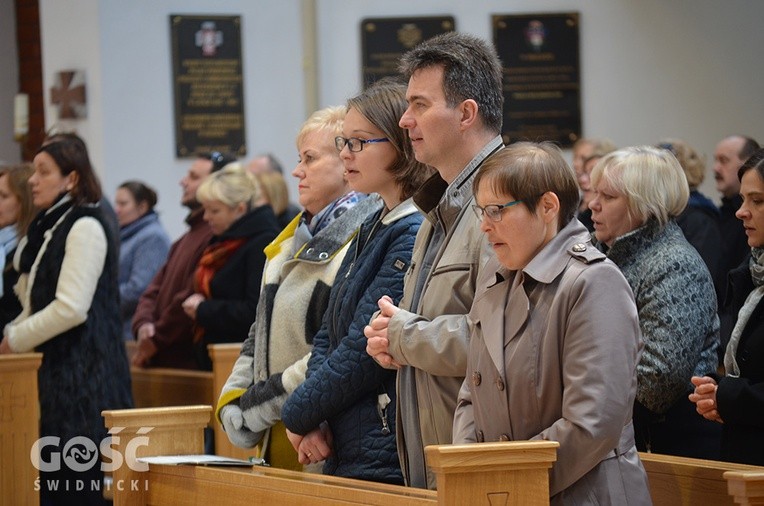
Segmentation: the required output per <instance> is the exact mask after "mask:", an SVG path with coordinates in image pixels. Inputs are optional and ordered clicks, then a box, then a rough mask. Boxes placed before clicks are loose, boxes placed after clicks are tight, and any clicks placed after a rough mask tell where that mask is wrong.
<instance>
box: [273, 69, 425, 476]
mask: <svg viewBox="0 0 764 506" xmlns="http://www.w3.org/2000/svg"><path fill="white" fill-rule="evenodd" d="M405 92H406V87H405V85H403V84H400V83H397V82H393V81H389V80H382V81H379V82H377V83H375V84H374V85H373V86H372V87H370V88H369V89H367V90H366V91H365V92H363V93H361V94H360V95H358V96H357V97H355V98H352V99H350V100H349V101H348V112H347V116H346V117H345V122H344V124H343V128H342V136H338V137H337V138H336V139H335V141H336V147H337V149H338V150H339V151H340V157H341V158H342V160H343V163H344V165H345V172H346V177H347V180H348V182H349V184H350V186H351V187H352V188H353V189H354V190H356V191H360V192H363V193H372V192H373V193H377V194H378V195H379V197H380V198H381V199H382V201H383V202H384V206H383V208H382V209H381V210H380V211H378V212H376V213H373V214H372V215H370V216H369V217H368V218H367V219H366V221H365V222H364V223H363V224H362V225H361V228H360V229H359V231H358V234H357V236H356V238H355V239H354V241H353V243H352V244H351V245H350V250H349V252H348V254H347V255H346V256H345V259H344V260H343V263H342V265H341V266H340V270H339V272H338V273H337V277H336V278H335V281H334V285H333V286H332V290H331V294H330V297H329V305H328V308H327V310H326V313H324V320H323V324H322V326H321V330H319V332H318V334H316V336H315V338H314V339H313V352H312V355H311V357H310V361H309V362H308V371H307V375H306V379H305V382H304V383H303V384H302V385H300V386H299V387H297V389H296V390H295V391H294V392H293V393H292V395H291V396H290V397H289V398H288V399H287V402H286V404H285V405H284V408H283V410H282V413H281V415H282V420H283V421H284V424H285V425H286V427H287V435H288V437H289V439H290V441H291V442H292V445H293V446H294V447H295V449H296V450H297V454H298V458H299V460H300V462H301V463H303V464H307V463H315V462H321V461H325V463H324V468H323V470H324V474H332V475H336V476H344V477H350V478H359V479H364V480H372V481H379V482H385V483H395V484H403V477H402V475H401V471H400V465H399V462H398V455H397V452H396V449H395V426H394V424H395V371H391V370H388V369H384V368H382V367H381V366H380V365H378V364H377V363H376V362H374V360H373V359H372V358H371V357H370V356H369V355H368V354H367V353H366V351H365V350H366V338H365V337H364V334H363V328H364V326H365V325H366V324H367V323H368V321H369V319H370V318H371V315H372V314H373V313H374V312H375V311H376V310H377V300H379V298H380V297H382V295H384V294H391V296H392V298H393V302H394V303H397V302H398V300H399V299H400V297H401V296H402V295H403V276H404V274H405V273H406V271H407V270H408V266H409V262H410V260H411V250H412V248H413V246H414V238H415V237H416V233H417V230H418V229H419V225H420V223H421V221H422V217H421V215H420V214H419V212H418V211H417V209H416V207H415V206H414V204H413V202H412V201H411V200H410V197H411V195H412V194H413V193H414V190H415V189H416V188H417V187H418V186H419V185H420V184H421V183H422V182H423V181H424V180H425V179H426V178H427V177H429V176H430V175H431V171H430V169H428V168H427V167H426V166H424V165H422V164H420V163H419V162H417V161H416V160H415V158H414V154H413V151H412V148H411V143H410V142H409V141H408V139H407V137H406V134H405V131H404V130H403V129H402V128H400V127H399V126H398V119H399V118H400V117H401V116H402V115H403V112H404V111H405V110H406V107H407V103H406V99H405Z"/></svg>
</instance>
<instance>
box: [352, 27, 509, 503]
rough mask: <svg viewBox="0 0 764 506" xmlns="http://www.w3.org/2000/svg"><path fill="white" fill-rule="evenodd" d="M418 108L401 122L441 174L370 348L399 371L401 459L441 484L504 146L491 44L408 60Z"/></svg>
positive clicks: (413, 104)
mask: <svg viewBox="0 0 764 506" xmlns="http://www.w3.org/2000/svg"><path fill="white" fill-rule="evenodd" d="M401 72H402V74H403V75H404V76H406V77H407V78H408V79H409V84H408V90H407V93H406V98H407V100H408V102H409V107H408V109H407V110H406V112H405V113H404V114H403V117H402V118H401V120H400V125H401V127H403V128H405V129H407V130H408V132H409V138H410V139H411V143H412V145H413V147H414V153H415V155H416V159H417V160H419V161H420V162H422V163H426V164H428V165H430V166H432V167H434V168H435V169H437V171H438V173H437V174H435V175H434V176H433V177H432V178H430V179H429V180H428V181H427V182H425V184H424V185H423V186H422V188H421V189H420V190H419V191H418V192H417V193H416V194H415V195H414V202H415V203H416V205H417V207H419V209H420V210H421V212H422V213H423V214H424V217H425V221H424V222H423V223H422V226H421V228H420V229H419V233H418V234H417V237H416V242H415V244H414V252H413V257H412V262H411V267H410V269H409V271H408V273H407V274H406V277H405V280H404V292H403V299H402V300H401V302H400V306H399V307H396V306H394V305H393V304H392V302H391V300H390V299H389V298H387V297H383V298H382V299H380V301H379V307H380V312H379V313H378V315H377V316H376V317H375V318H374V319H373V320H372V322H371V323H370V325H369V326H367V327H366V329H365V334H366V337H367V338H368V346H367V352H368V353H369V354H370V355H371V356H372V357H374V358H375V360H377V362H379V363H380V364H381V365H383V366H385V367H397V368H399V370H398V383H397V393H398V396H397V408H398V409H397V420H396V431H397V433H396V435H397V441H398V455H399V457H400V460H401V468H402V470H403V476H404V479H405V480H406V484H407V485H409V486H414V487H420V488H425V487H429V488H435V477H434V475H432V473H430V472H428V470H427V467H426V465H425V460H424V447H425V446H427V445H432V444H450V443H451V426H452V422H453V416H454V410H455V408H456V398H457V394H458V392H459V388H460V386H461V384H462V380H463V379H464V375H465V371H466V368H467V348H468V338H469V329H468V320H467V316H466V315H467V313H468V312H469V310H470V307H471V305H472V299H473V297H474V295H475V286H476V278H477V273H478V268H479V267H480V266H481V264H482V263H483V262H484V260H485V257H486V255H487V254H488V249H487V248H486V247H485V246H486V244H485V242H484V238H483V237H482V234H481V233H480V230H479V222H478V220H477V218H476V217H475V214H474V213H473V212H472V211H471V210H470V209H469V207H470V205H472V204H473V203H474V202H473V201H474V199H473V197H472V180H473V178H474V176H475V174H476V172H477V170H478V168H479V167H480V164H481V163H482V162H483V161H484V160H485V159H486V158H488V157H489V156H491V155H492V154H493V153H495V152H496V151H498V150H499V149H501V148H502V146H503V144H502V139H501V137H500V135H499V133H500V131H501V123H502V106H503V102H504V99H503V95H502V86H501V76H502V69H501V63H500V62H499V59H498V57H497V55H496V52H495V50H494V48H493V47H492V46H491V45H490V44H487V43H486V42H485V41H483V40H481V39H478V38H476V37H473V36H471V35H466V34H462V33H455V32H451V33H446V34H443V35H438V36H436V37H434V38H432V39H430V40H427V41H425V42H423V43H422V44H420V45H419V46H417V47H416V48H414V49H412V50H411V51H409V52H408V53H407V54H405V55H404V56H403V58H402V59H401Z"/></svg>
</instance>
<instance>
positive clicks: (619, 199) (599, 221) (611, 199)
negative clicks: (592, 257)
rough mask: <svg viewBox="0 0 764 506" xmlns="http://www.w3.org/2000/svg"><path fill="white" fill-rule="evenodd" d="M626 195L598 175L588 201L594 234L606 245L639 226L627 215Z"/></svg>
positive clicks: (611, 243) (636, 221)
mask: <svg viewBox="0 0 764 506" xmlns="http://www.w3.org/2000/svg"><path fill="white" fill-rule="evenodd" d="M627 204H628V201H627V200H626V195H624V194H623V193H621V192H619V191H617V190H615V189H614V188H613V187H612V185H611V184H610V182H609V181H607V179H606V178H604V177H600V180H599V181H598V182H597V186H596V187H595V188H594V195H593V198H592V200H591V201H590V202H589V209H591V210H592V221H593V222H594V235H595V237H596V238H597V240H598V241H600V242H602V243H604V244H606V245H607V246H608V247H610V246H612V245H613V241H615V240H616V239H618V238H619V237H621V236H622V235H624V234H626V233H629V232H631V231H632V230H635V229H637V228H639V226H640V225H641V223H640V222H639V221H638V220H637V219H635V218H633V217H630V216H629V212H628V206H627Z"/></svg>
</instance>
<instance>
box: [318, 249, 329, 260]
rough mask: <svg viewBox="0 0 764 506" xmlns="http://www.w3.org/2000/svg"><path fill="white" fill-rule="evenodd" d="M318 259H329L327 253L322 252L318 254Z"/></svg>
mask: <svg viewBox="0 0 764 506" xmlns="http://www.w3.org/2000/svg"><path fill="white" fill-rule="evenodd" d="M318 258H320V259H321V260H326V259H327V258H329V253H327V252H326V251H322V252H321V253H319V254H318Z"/></svg>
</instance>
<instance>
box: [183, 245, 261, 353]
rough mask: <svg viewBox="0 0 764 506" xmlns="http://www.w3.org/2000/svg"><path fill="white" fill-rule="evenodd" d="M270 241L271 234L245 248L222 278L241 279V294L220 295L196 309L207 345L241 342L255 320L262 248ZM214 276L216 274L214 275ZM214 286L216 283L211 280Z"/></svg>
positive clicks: (214, 295) (198, 321)
mask: <svg viewBox="0 0 764 506" xmlns="http://www.w3.org/2000/svg"><path fill="white" fill-rule="evenodd" d="M272 240H273V235H271V234H261V235H258V236H257V237H254V238H252V239H251V240H250V241H248V242H247V244H246V245H244V248H245V250H244V251H242V256H241V257H240V261H238V262H236V263H235V264H234V265H230V266H228V268H226V272H225V274H224V273H222V272H220V273H219V274H223V276H224V278H226V279H231V277H241V278H243V279H244V280H245V282H244V285H243V292H241V293H239V294H235V295H233V294H232V295H233V296H227V295H226V294H222V295H221V296H220V297H219V298H218V297H216V294H215V292H214V288H213V294H212V298H210V299H207V300H205V301H204V302H202V303H201V304H199V306H198V307H197V308H196V322H197V323H198V324H199V325H201V326H202V327H204V330H205V339H206V341H207V343H216V342H219V343H222V342H242V341H244V339H246V337H247V333H248V331H249V327H250V326H251V325H252V322H253V321H254V320H255V312H256V311H257V302H258V300H260V288H261V287H260V281H261V279H262V275H263V268H264V267H265V253H263V249H264V248H265V247H266V246H267V245H268V244H269V243H270V242H271V241H272ZM216 276H217V275H216ZM212 282H213V283H215V280H214V278H213V281H212Z"/></svg>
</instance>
